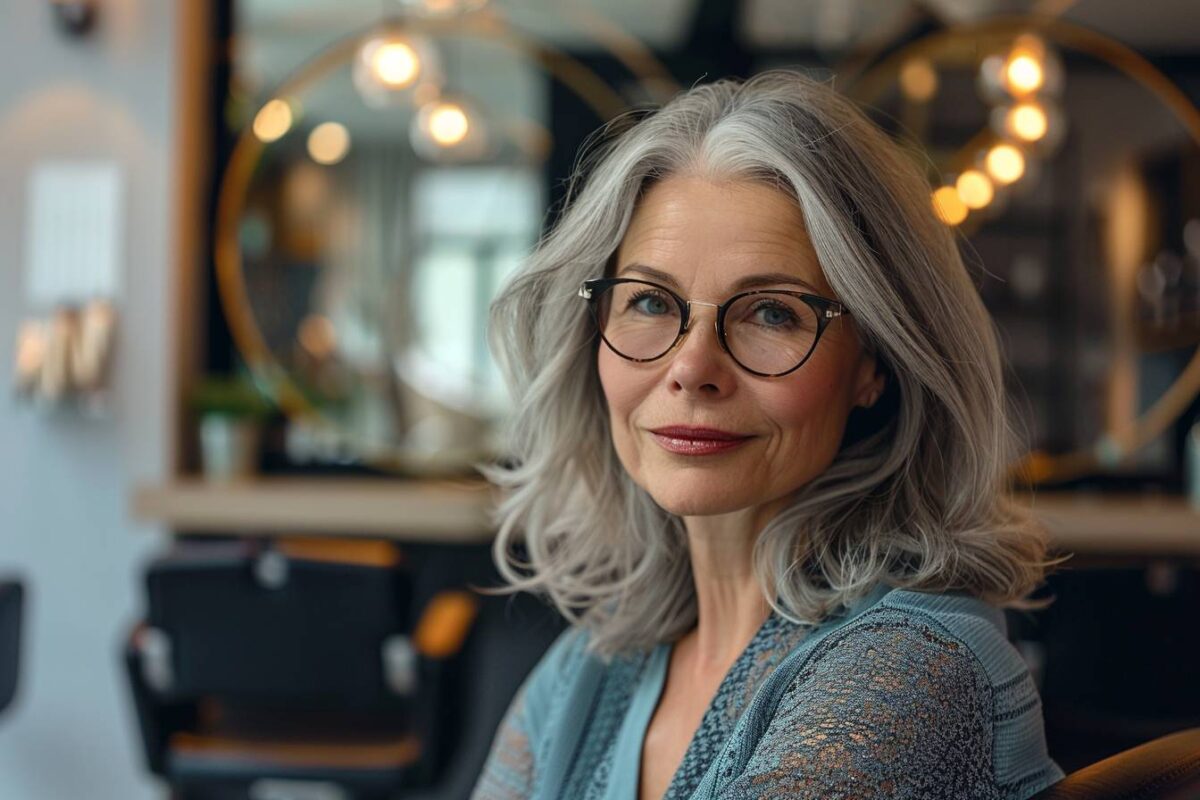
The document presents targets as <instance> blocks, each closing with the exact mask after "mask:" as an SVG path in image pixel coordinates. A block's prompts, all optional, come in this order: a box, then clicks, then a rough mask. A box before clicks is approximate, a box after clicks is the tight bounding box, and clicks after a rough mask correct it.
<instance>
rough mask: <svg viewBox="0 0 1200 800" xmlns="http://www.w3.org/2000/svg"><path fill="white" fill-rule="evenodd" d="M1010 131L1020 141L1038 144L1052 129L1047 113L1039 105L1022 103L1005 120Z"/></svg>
mask: <svg viewBox="0 0 1200 800" xmlns="http://www.w3.org/2000/svg"><path fill="white" fill-rule="evenodd" d="M1005 123H1006V127H1007V128H1008V130H1009V131H1010V132H1011V133H1012V134H1013V136H1016V137H1017V138H1018V139H1021V140H1022V141H1026V142H1036V141H1038V140H1040V139H1041V138H1042V137H1044V136H1045V135H1046V131H1048V130H1049V129H1050V120H1049V118H1048V117H1047V116H1046V112H1045V110H1044V109H1042V107H1041V106H1039V105H1038V104H1037V103H1021V104H1019V105H1016V106H1014V107H1013V109H1012V110H1011V111H1009V112H1008V118H1007V119H1006V120H1005Z"/></svg>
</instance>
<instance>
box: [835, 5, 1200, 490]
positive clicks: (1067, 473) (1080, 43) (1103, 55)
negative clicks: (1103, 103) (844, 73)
mask: <svg viewBox="0 0 1200 800" xmlns="http://www.w3.org/2000/svg"><path fill="white" fill-rule="evenodd" d="M1022 33H1034V34H1037V35H1039V36H1042V37H1043V38H1044V39H1046V40H1047V41H1049V42H1052V43H1054V44H1056V45H1059V46H1062V47H1066V48H1070V49H1072V50H1076V51H1078V52H1081V53H1084V54H1087V55H1090V56H1092V57H1094V58H1096V59H1097V60H1099V61H1102V62H1104V63H1106V64H1108V65H1109V66H1111V67H1113V68H1114V69H1115V70H1117V71H1118V72H1120V73H1122V74H1124V75H1125V76H1127V77H1129V78H1131V79H1132V80H1134V81H1135V82H1137V83H1138V84H1139V85H1141V86H1142V87H1143V88H1145V89H1146V90H1148V91H1149V92H1150V93H1151V94H1153V95H1154V96H1155V97H1157V98H1158V99H1159V101H1160V102H1162V103H1163V105H1165V106H1166V107H1167V108H1168V109H1169V110H1170V112H1171V113H1172V114H1173V115H1174V117H1175V118H1176V119H1177V120H1178V121H1179V122H1180V124H1182V125H1183V127H1184V129H1185V130H1186V131H1187V133H1188V135H1189V136H1191V138H1192V141H1193V142H1195V144H1196V145H1197V146H1200V109H1197V108H1196V106H1195V105H1194V104H1193V103H1192V102H1191V101H1190V100H1189V99H1188V97H1187V95H1185V94H1184V93H1183V92H1182V91H1180V89H1179V88H1178V87H1177V86H1175V84H1173V83H1172V82H1171V80H1170V79H1169V78H1168V77H1167V76H1166V75H1164V74H1163V73H1162V72H1161V71H1160V70H1159V69H1158V68H1157V67H1155V66H1154V65H1153V64H1151V63H1150V62H1149V61H1147V60H1146V59H1145V58H1143V57H1142V56H1140V55H1138V54H1137V53H1136V52H1135V51H1134V50H1132V49H1131V48H1129V47H1127V46H1126V45H1124V44H1121V43H1120V42H1119V41H1117V40H1115V39H1113V38H1111V37H1109V36H1106V35H1104V34H1101V33H1097V32H1096V31H1093V30H1090V29H1088V28H1085V27H1082V26H1079V25H1075V24H1072V23H1069V22H1063V21H1061V20H1059V19H1057V18H1054V17H1046V16H1036V15H1013V16H1003V17H996V18H993V19H989V20H985V21H983V22H979V23H974V24H967V25H961V26H954V27H952V28H946V29H944V30H940V31H937V32H935V33H931V34H929V35H927V36H924V37H922V38H920V39H918V40H916V41H914V42H912V43H910V44H908V45H906V46H904V47H903V48H901V49H900V50H898V51H896V52H894V53H891V54H889V55H888V56H887V57H886V58H884V59H883V60H882V61H881V62H879V63H878V64H875V65H873V66H869V67H867V68H866V69H865V70H862V71H859V72H858V73H857V74H852V75H851V76H850V77H848V78H847V79H846V81H845V85H844V86H843V87H842V90H843V91H845V92H846V93H847V94H849V95H851V96H852V97H855V98H856V99H858V100H859V101H860V102H865V103H869V102H870V100H871V99H873V98H876V97H878V96H879V95H880V94H882V92H883V91H884V90H885V89H886V88H888V87H889V86H890V85H891V84H892V83H893V82H894V80H895V76H896V75H897V74H899V71H900V67H901V65H903V64H904V63H905V62H906V61H907V60H908V59H910V58H915V57H922V56H924V57H929V56H930V55H931V54H933V53H936V52H939V51H941V50H942V49H944V48H946V47H947V46H948V45H951V44H953V42H954V41H955V40H959V39H973V40H976V41H977V40H980V39H997V40H1012V39H1015V38H1016V37H1017V36H1018V35H1019V34H1022ZM839 83H841V82H840V81H839ZM974 144H975V142H971V143H968V144H967V145H966V146H965V147H964V148H963V150H962V151H960V152H962V153H966V152H969V151H970V150H971V149H973V145H974ZM958 160H961V158H960V159H958ZM1197 394H1200V346H1197V348H1196V352H1195V353H1194V354H1193V355H1192V358H1191V360H1190V361H1188V363H1187V364H1186V365H1185V366H1184V368H1183V370H1182V371H1181V372H1180V374H1179V376H1178V378H1176V380H1175V382H1174V383H1173V384H1172V385H1171V386H1170V387H1169V388H1168V389H1167V390H1166V391H1165V392H1163V394H1162V396H1161V397H1160V398H1159V399H1158V400H1157V401H1156V402H1155V403H1154V404H1153V405H1152V406H1151V407H1150V408H1149V409H1147V410H1146V411H1145V412H1143V413H1142V415H1141V416H1140V417H1138V418H1136V419H1134V420H1133V421H1131V422H1130V423H1128V424H1127V425H1126V426H1125V427H1124V428H1122V429H1120V430H1117V431H1109V432H1108V433H1106V434H1105V435H1104V436H1102V437H1100V439H1099V440H1098V441H1097V442H1096V443H1095V444H1094V445H1092V446H1091V447H1088V448H1080V449H1078V450H1075V451H1072V452H1069V453H1064V454H1060V455H1055V454H1050V453H1046V452H1044V451H1040V450H1034V451H1031V452H1029V453H1027V454H1026V455H1024V456H1022V457H1021V458H1019V459H1018V460H1017V461H1016V462H1015V463H1013V464H1012V465H1010V467H1009V477H1010V479H1011V480H1012V481H1013V482H1014V483H1015V484H1018V485H1026V486H1036V485H1037V484H1042V483H1048V482H1052V481H1053V482H1060V481H1066V480H1070V479H1073V478H1078V477H1083V476H1085V475H1089V474H1094V473H1096V472H1097V471H1099V470H1101V469H1104V468H1110V467H1113V466H1116V465H1117V464H1119V463H1121V462H1122V461H1124V460H1125V459H1127V458H1128V457H1129V456H1131V455H1132V454H1133V453H1135V452H1136V451H1137V450H1139V449H1141V448H1142V447H1144V446H1145V445H1147V444H1149V443H1150V442H1152V441H1153V440H1154V439H1156V438H1157V437H1158V436H1160V435H1161V434H1162V433H1163V432H1164V431H1166V429H1167V428H1168V427H1169V426H1170V425H1171V424H1172V423H1173V422H1175V420H1177V419H1178V418H1179V416H1180V414H1182V413H1183V411H1184V410H1185V409H1186V408H1187V407H1188V405H1189V404H1190V403H1191V402H1192V400H1193V399H1195V397H1196V396H1197Z"/></svg>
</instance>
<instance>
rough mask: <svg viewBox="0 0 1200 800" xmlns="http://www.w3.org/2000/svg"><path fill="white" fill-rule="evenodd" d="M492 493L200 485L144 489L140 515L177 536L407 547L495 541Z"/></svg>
mask: <svg viewBox="0 0 1200 800" xmlns="http://www.w3.org/2000/svg"><path fill="white" fill-rule="evenodd" d="M494 503H495V499H494V497H493V492H492V488H491V487H490V486H489V485H488V484H486V483H483V482H481V481H394V480H386V479H381V480H361V479H360V480H343V479H329V478H264V479H261V480H252V481H245V482H238V483H228V484H219V483H210V482H207V481H203V480H199V479H195V480H184V481H179V482H176V483H171V484H168V485H166V486H146V487H142V488H139V489H138V490H137V491H136V492H135V494H134V497H133V513H134V516H135V517H137V518H139V519H142V520H147V521H153V522H161V523H164V524H166V525H167V526H168V527H170V528H171V529H173V530H174V531H175V532H177V533H211V534H239V535H240V534H246V535H250V534H287V535H292V534H299V535H319V536H339V535H341V536H350V535H370V536H382V537H386V538H389V539H399V540H405V541H431V542H459V543H468V542H483V541H488V540H490V539H491V538H492V531H493V526H492V524H491V521H490V519H489V513H490V511H491V509H492V507H493V505H494Z"/></svg>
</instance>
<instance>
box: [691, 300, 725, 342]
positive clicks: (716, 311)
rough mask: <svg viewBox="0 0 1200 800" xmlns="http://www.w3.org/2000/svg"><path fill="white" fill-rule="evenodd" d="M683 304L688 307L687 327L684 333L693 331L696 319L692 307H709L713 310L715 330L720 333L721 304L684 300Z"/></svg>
mask: <svg viewBox="0 0 1200 800" xmlns="http://www.w3.org/2000/svg"><path fill="white" fill-rule="evenodd" d="M683 302H684V303H686V304H687V307H688V316H687V325H686V326H685V327H684V329H683V332H684V333H687V332H688V331H690V330H691V329H692V320H694V319H695V318H696V316H695V314H693V313H692V306H708V307H709V308H711V309H712V310H713V330H714V331H716V332H717V333H718V334H719V333H720V330H719V326H718V325H717V320H718V319H720V317H721V310H720V309H721V306H720V304H719V303H705V302H703V301H701V300H684V301H683Z"/></svg>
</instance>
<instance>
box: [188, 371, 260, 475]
mask: <svg viewBox="0 0 1200 800" xmlns="http://www.w3.org/2000/svg"><path fill="white" fill-rule="evenodd" d="M191 408H192V411H193V412H194V413H195V415H196V418H197V421H198V431H199V437H200V463H201V469H202V471H203V474H204V477H205V478H207V479H209V480H214V481H231V480H238V479H241V478H247V477H250V476H252V475H254V473H255V472H256V471H257V469H258V460H259V443H260V441H261V438H262V427H263V421H264V420H265V419H266V418H267V417H268V416H269V415H270V414H271V412H272V411H273V410H274V406H273V404H272V403H271V402H270V401H269V400H268V399H267V398H266V397H265V396H264V395H263V394H262V392H260V391H259V390H258V388H257V387H256V386H255V385H254V383H253V382H251V380H250V379H249V378H248V377H245V376H243V375H222V376H210V377H207V378H204V379H202V380H201V381H200V382H199V383H198V384H197V385H196V387H195V389H194V390H193V391H192V394H191Z"/></svg>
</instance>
